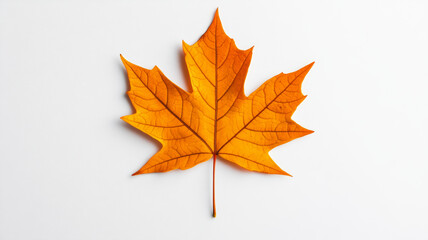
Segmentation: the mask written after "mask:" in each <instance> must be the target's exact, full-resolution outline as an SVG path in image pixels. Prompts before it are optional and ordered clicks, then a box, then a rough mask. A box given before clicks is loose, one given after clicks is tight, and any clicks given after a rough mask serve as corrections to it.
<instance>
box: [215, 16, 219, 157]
mask: <svg viewBox="0 0 428 240" xmlns="http://www.w3.org/2000/svg"><path fill="white" fill-rule="evenodd" d="M217 27H218V22H217V21H216V22H215V33H214V35H215V37H214V44H215V47H214V51H215V71H214V72H215V96H214V98H215V107H214V119H215V121H214V155H217V114H218V99H217V92H218V69H217V65H218V63H217V60H218V57H217Z"/></svg>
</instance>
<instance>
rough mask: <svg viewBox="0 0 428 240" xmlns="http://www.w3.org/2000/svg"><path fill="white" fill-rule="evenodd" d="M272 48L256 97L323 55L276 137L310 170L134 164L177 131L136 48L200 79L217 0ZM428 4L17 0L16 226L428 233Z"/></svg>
mask: <svg viewBox="0 0 428 240" xmlns="http://www.w3.org/2000/svg"><path fill="white" fill-rule="evenodd" d="M217 7H219V10H220V17H221V20H222V22H223V26H224V28H225V31H226V33H227V34H228V35H229V36H231V37H232V38H234V39H235V40H236V43H237V45H238V47H239V48H241V49H247V48H250V47H251V46H253V45H255V48H254V54H253V60H252V64H251V66H250V70H249V72H248V77H247V81H246V85H245V91H246V93H247V94H249V93H250V92H252V91H254V90H255V89H256V88H257V87H258V86H259V85H261V84H262V83H263V82H264V81H265V80H267V79H268V78H270V77H272V76H273V75H276V74H277V73H280V72H291V71H294V70H297V69H298V68H300V67H302V66H304V65H306V64H308V63H310V62H312V61H315V62H316V63H315V65H314V67H313V68H312V70H311V71H310V73H309V74H308V75H307V77H306V80H305V81H304V84H303V93H304V94H307V95H308V97H307V98H306V100H305V102H304V103H302V104H301V106H300V107H299V108H298V109H297V111H296V113H295V115H294V117H293V119H294V120H296V121H297V122H298V123H300V124H301V125H302V126H304V127H306V128H309V129H313V130H315V133H314V134H312V135H309V136H306V137H303V138H300V139H298V140H295V141H293V142H290V143H288V144H285V145H282V146H280V147H277V148H276V149H274V150H273V151H271V156H272V158H273V159H274V160H275V161H276V162H277V163H278V165H279V166H281V167H282V168H283V169H284V170H286V171H287V172H289V173H291V174H292V175H293V176H294V177H293V178H290V177H286V176H276V175H264V174H258V173H252V172H247V171H243V170H240V169H238V168H236V167H234V166H232V165H230V164H227V163H224V162H221V161H220V162H218V165H217V175H216V178H217V181H216V187H217V189H216V190H217V191H216V196H217V211H218V212H217V213H218V216H217V218H216V219H213V218H212V217H211V211H212V209H211V184H212V182H211V177H212V172H211V171H212V161H211V160H210V161H208V162H205V163H203V164H200V165H198V166H196V167H194V168H192V169H189V170H187V171H173V172H169V173H164V174H147V175H139V176H136V177H131V174H132V173H133V172H135V171H136V170H138V169H139V168H140V167H141V166H142V165H143V164H144V163H145V162H146V161H147V160H148V159H149V158H150V156H152V155H153V154H154V153H155V152H156V151H157V150H158V149H159V147H160V146H159V144H158V143H155V142H154V141H152V140H150V139H149V138H148V137H147V136H146V135H144V134H142V133H140V132H138V131H137V130H134V129H133V128H132V127H130V126H128V125H127V124H126V123H124V122H122V121H121V120H120V119H119V117H121V116H123V115H128V114H131V113H132V112H133V109H132V108H131V105H130V102H129V100H128V99H127V97H126V95H125V92H126V91H127V90H128V83H127V78H126V76H125V72H124V67H123V66H122V63H121V62H120V59H119V54H120V53H122V54H123V55H124V56H125V57H126V58H127V59H128V60H130V61H131V62H134V63H136V64H138V65H140V66H143V67H146V68H152V67H153V66H154V65H158V66H159V67H160V68H161V69H162V71H163V72H164V73H165V74H166V75H167V76H168V77H169V78H170V79H171V80H172V81H174V82H175V83H177V84H178V85H180V86H182V87H183V88H185V89H188V86H186V85H185V77H186V76H187V75H186V74H185V72H184V71H185V68H184V64H183V54H182V52H181V40H185V41H186V42H187V43H189V44H193V43H194V42H195V41H197V39H198V38H199V37H200V36H201V35H202V34H203V33H204V32H205V30H206V29H207V27H208V26H209V24H210V22H211V20H212V18H213V15H214V12H215V9H216V8H217ZM427 12H428V4H427V1H424V0H421V1H416V0H406V1H404V0H403V1H397V0H384V1H380V0H365V1H339V0H337V1H332V0H329V1H315V0H314V1H301V0H295V1H294V0H291V1H288V0H287V1H271V2H269V3H268V1H248V0H245V1H244V0H242V1H199V0H198V1H197V0H194V1H187V0H186V1H184V0H180V1H172V0H171V1H150V2H149V1H137V0H135V1H130V0H122V1H101V0H100V1H83V0H82V1H68V2H62V1H48V0H45V1H12V0H1V1H0V239H2V240H3V239H4V240H9V239H11V240H12V239H23V240H24V239H25V240H32V239H42V240H57V239H61V240H67V239H73V240H74V239H79V240H80V239H103V240H109V239H129V240H132V239H150V240H151V239H198V240H200V239H218V240H219V239H310V240H312V239H328V240H330V239H428V174H427V171H428V153H427V147H428V137H427V136H428V127H427V124H428V113H427V109H428V94H427V89H428V82H427V75H428V67H427V64H428V60H427V59H428V47H427V44H428V30H427V29H428V28H427V23H428V15H427Z"/></svg>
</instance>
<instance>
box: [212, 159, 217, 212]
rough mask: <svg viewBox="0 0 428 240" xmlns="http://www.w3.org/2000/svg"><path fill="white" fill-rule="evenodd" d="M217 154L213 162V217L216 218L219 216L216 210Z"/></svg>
mask: <svg viewBox="0 0 428 240" xmlns="http://www.w3.org/2000/svg"><path fill="white" fill-rule="evenodd" d="M216 158H217V154H214V161H213V217H214V218H215V217H216V215H217V212H216V209H215V162H216Z"/></svg>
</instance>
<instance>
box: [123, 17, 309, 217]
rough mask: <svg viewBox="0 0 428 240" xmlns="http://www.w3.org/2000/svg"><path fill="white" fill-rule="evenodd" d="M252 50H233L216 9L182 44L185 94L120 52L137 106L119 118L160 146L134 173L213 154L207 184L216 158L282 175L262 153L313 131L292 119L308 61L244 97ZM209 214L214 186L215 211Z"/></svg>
mask: <svg viewBox="0 0 428 240" xmlns="http://www.w3.org/2000/svg"><path fill="white" fill-rule="evenodd" d="M252 49H253V48H250V49H248V50H245V51H243V50H240V49H238V48H237V47H236V45H235V42H234V41H233V39H231V38H229V37H228V36H227V35H226V33H225V32H224V30H223V27H222V25H221V22H220V18H219V16H218V10H217V11H216V13H215V16H214V19H213V22H212V23H211V25H210V27H209V28H208V30H207V31H206V32H205V34H204V35H202V37H201V38H200V39H199V40H198V41H197V42H196V43H195V44H194V45H192V46H189V45H187V44H186V43H185V42H183V50H184V53H185V61H186V65H187V68H188V71H189V75H190V80H191V85H192V91H191V92H186V91H184V90H183V89H181V88H180V87H178V86H177V85H175V84H174V83H173V82H171V81H170V80H169V79H168V78H167V77H165V75H164V74H163V73H162V72H161V71H160V70H159V68H157V67H156V66H155V67H154V68H153V69H151V70H148V69H145V68H142V67H139V66H137V65H134V64H132V63H130V62H128V61H127V60H125V59H124V58H123V57H122V55H121V58H122V61H123V63H124V65H125V67H126V70H127V72H128V77H129V82H130V86H131V90H130V91H129V92H128V95H129V98H130V99H131V102H132V104H133V106H134V107H135V109H136V113H134V114H132V115H129V116H124V117H122V118H121V119H123V120H124V121H126V122H127V123H129V124H131V125H132V126H134V127H136V128H138V129H139V130H141V131H143V132H145V133H146V134H148V135H150V136H151V137H153V138H154V139H156V140H158V141H159V142H160V143H161V144H162V149H161V150H160V151H159V152H158V153H156V154H155V155H154V156H153V157H151V158H150V159H149V161H148V162H147V163H146V164H145V165H144V166H143V167H142V168H141V169H140V170H138V171H137V172H136V173H134V174H133V175H137V174H142V173H152V172H166V171H170V170H174V169H183V170H184V169H188V168H191V167H193V166H195V165H197V164H199V163H202V162H205V161H207V160H209V159H210V158H211V157H213V159H214V161H213V184H214V176H215V162H216V157H217V156H220V157H221V158H222V159H224V160H226V161H229V162H232V163H235V164H237V165H239V166H241V167H243V168H245V169H248V170H251V171H256V172H262V173H269V174H282V175H289V174H288V173H286V172H285V171H283V170H282V169H281V168H280V167H278V165H276V164H275V162H274V161H273V160H272V159H271V157H270V156H269V154H268V152H269V151H270V150H271V149H272V148H274V147H276V146H278V145H281V144H283V143H286V142H289V141H291V140H293V139H296V138H298V137H302V136H305V135H307V134H310V133H312V132H313V131H311V130H307V129H305V128H303V127H301V126H300V125H298V124H297V123H296V122H294V121H293V120H292V119H291V116H292V114H293V113H294V111H295V110H296V108H297V106H298V105H299V104H300V103H301V102H302V101H303V100H304V99H305V97H306V96H304V95H303V94H302V92H301V84H302V81H303V79H304V77H305V76H306V74H307V73H308V71H309V70H310V68H311V67H312V65H313V63H311V64H309V65H307V66H305V67H303V68H301V69H300V70H298V71H296V72H293V73H288V74H284V73H281V74H278V75H277V76H275V77H273V78H271V79H269V80H267V81H266V82H265V83H264V84H263V85H262V86H260V87H259V88H258V89H257V90H256V91H254V92H253V93H252V94H251V95H250V96H248V97H247V96H245V93H244V81H245V77H246V75H247V71H248V67H249V65H250V60H251V56H252ZM289 176H290V175H289ZM215 212H216V210H215V194H214V185H213V215H214V216H215Z"/></svg>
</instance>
